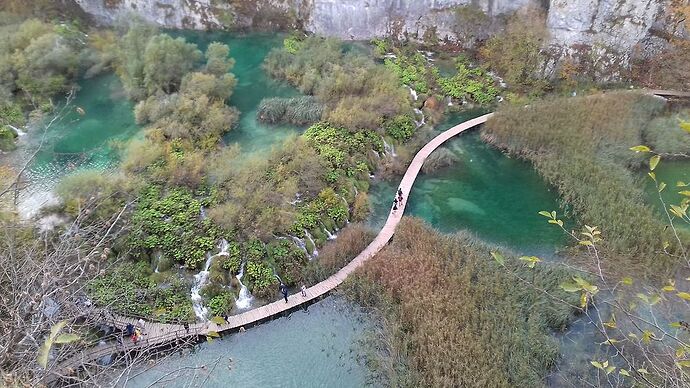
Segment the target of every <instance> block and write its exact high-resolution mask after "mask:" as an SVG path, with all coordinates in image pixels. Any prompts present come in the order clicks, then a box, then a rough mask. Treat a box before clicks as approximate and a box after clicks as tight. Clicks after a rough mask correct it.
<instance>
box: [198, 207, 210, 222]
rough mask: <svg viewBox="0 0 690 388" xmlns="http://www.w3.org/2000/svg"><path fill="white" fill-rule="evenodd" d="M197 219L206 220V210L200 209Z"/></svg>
mask: <svg viewBox="0 0 690 388" xmlns="http://www.w3.org/2000/svg"><path fill="white" fill-rule="evenodd" d="M199 218H201V219H202V220H205V219H206V218H208V216H207V215H206V208H205V207H203V206H202V207H201V210H200V211H199Z"/></svg>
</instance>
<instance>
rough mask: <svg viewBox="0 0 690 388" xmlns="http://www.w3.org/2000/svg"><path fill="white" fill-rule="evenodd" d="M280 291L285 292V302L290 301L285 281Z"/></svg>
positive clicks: (281, 284)
mask: <svg viewBox="0 0 690 388" xmlns="http://www.w3.org/2000/svg"><path fill="white" fill-rule="evenodd" d="M280 292H281V293H282V294H283V298H285V303H287V302H288V288H287V286H286V285H285V284H283V283H280Z"/></svg>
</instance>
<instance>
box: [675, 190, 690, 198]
mask: <svg viewBox="0 0 690 388" xmlns="http://www.w3.org/2000/svg"><path fill="white" fill-rule="evenodd" d="M678 194H680V195H684V196H686V197H690V190H683V191H679V192H678Z"/></svg>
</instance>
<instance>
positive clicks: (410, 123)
mask: <svg viewBox="0 0 690 388" xmlns="http://www.w3.org/2000/svg"><path fill="white" fill-rule="evenodd" d="M415 126H416V125H415V122H414V119H413V118H412V117H410V116H409V115H398V116H395V117H393V118H392V119H390V120H388V121H387V122H386V123H385V124H384V128H385V129H386V134H388V136H390V137H392V138H394V139H395V140H398V141H405V140H408V139H409V138H410V137H412V135H413V134H414V130H415Z"/></svg>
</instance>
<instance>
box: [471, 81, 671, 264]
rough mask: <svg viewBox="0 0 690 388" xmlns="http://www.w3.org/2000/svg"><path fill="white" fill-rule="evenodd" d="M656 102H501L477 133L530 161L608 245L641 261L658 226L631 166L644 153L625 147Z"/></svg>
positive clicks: (617, 96)
mask: <svg viewBox="0 0 690 388" xmlns="http://www.w3.org/2000/svg"><path fill="white" fill-rule="evenodd" d="M664 106H665V104H664V102H663V100H661V99H659V98H656V97H652V96H647V95H642V94H634V93H626V92H621V93H609V94H602V95H594V96H587V97H579V98H563V99H556V100H551V101H545V102H539V103H535V104H532V105H530V106H527V107H508V108H505V109H503V110H501V111H499V112H497V114H496V115H495V116H494V117H492V118H491V119H490V120H489V121H488V122H487V124H486V126H485V129H484V132H483V137H484V139H486V140H488V141H489V142H491V143H493V144H495V145H497V146H499V147H502V148H505V149H507V150H508V151H509V152H510V153H513V154H518V155H521V156H523V157H525V158H526V159H528V160H530V161H532V162H533V163H534V166H535V168H536V169H537V171H539V173H540V174H541V175H542V176H543V177H544V178H545V179H546V180H547V181H548V182H549V183H550V184H552V185H553V186H554V187H555V188H556V189H557V190H558V192H559V193H560V195H561V198H562V199H563V202H564V203H565V204H566V205H567V206H568V208H570V209H572V211H573V212H574V214H575V215H576V216H577V217H578V219H579V221H581V222H582V223H584V224H588V225H597V226H599V227H600V228H601V229H602V230H603V233H604V239H605V242H606V244H607V246H608V247H609V248H613V249H614V250H615V251H617V252H620V253H625V254H632V255H630V258H631V259H632V261H633V263H638V264H644V263H647V262H648V261H649V260H648V259H652V258H653V257H654V256H653V255H648V254H650V253H652V252H655V251H656V250H660V248H661V244H662V243H663V241H664V240H665V238H664V235H665V233H666V232H665V231H664V229H665V228H664V224H663V223H662V222H661V219H660V218H659V216H658V215H657V214H655V213H654V211H653V209H652V207H650V206H649V205H648V204H646V203H645V195H644V192H643V189H642V188H643V185H642V184H641V183H640V182H639V180H638V179H637V176H639V175H638V174H636V173H635V169H637V168H639V167H641V166H642V165H643V164H644V163H646V162H645V159H646V155H641V154H640V155H638V154H635V153H634V152H632V151H630V150H629V148H630V147H633V146H636V145H639V144H642V143H643V139H642V130H643V128H645V127H646V125H647V123H649V121H650V120H651V119H652V118H653V117H654V116H655V115H656V114H657V113H659V112H660V111H661V110H662V109H663V108H664ZM546 210H550V209H546Z"/></svg>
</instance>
